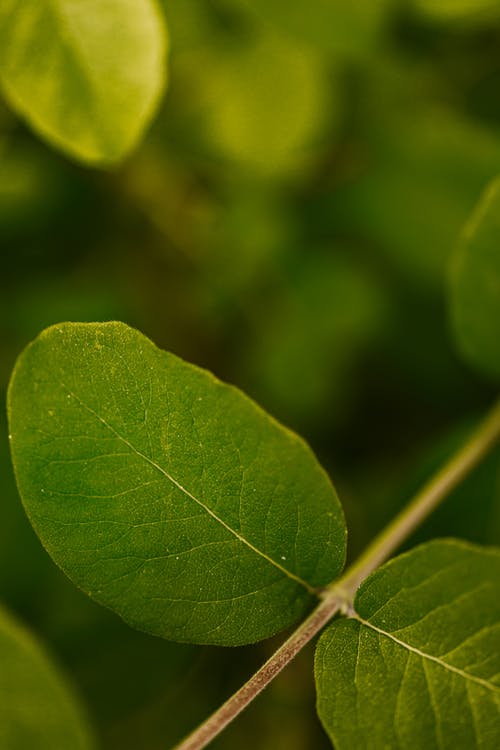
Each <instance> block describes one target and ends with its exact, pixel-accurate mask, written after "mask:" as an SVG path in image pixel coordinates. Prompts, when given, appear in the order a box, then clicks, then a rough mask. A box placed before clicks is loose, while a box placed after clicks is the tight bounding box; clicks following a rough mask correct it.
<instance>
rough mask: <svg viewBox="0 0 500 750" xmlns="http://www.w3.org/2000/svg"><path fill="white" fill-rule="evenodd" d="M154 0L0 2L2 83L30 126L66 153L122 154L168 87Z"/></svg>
mask: <svg viewBox="0 0 500 750" xmlns="http://www.w3.org/2000/svg"><path fill="white" fill-rule="evenodd" d="M165 52H166V32H165V28H164V22H163V19H162V16H161V14H160V12H159V10H158V8H157V6H156V2H155V0H87V2H85V3H75V2H74V0H3V1H2V4H1V6H0V85H1V87H2V88H3V92H4V94H5V97H6V99H7V101H8V102H9V104H10V105H11V106H12V108H13V109H14V110H15V111H16V112H17V113H18V114H19V115H20V116H21V117H24V118H25V119H26V120H27V121H28V123H29V124H30V125H31V126H32V127H33V128H34V129H35V130H36V131H38V132H39V133H40V134H41V135H42V136H44V137H45V138H47V140H49V141H50V142H51V143H53V144H54V145H56V146H58V147H59V148H61V149H62V150H63V151H65V152H67V153H68V154H70V155H71V156H73V157H76V158H77V159H80V160H82V161H85V162H91V163H95V164H107V163H110V162H115V161H118V160H119V159H122V158H123V157H124V156H125V155H126V154H127V153H128V152H129V151H130V150H131V149H132V147H133V146H134V145H135V143H136V142H137V140H138V139H139V137H140V136H141V134H142V132H143V130H144V128H145V127H146V125H147V124H148V122H149V120H150V119H151V117H152V114H153V112H154V110H155V107H156V105H157V103H158V99H159V97H160V95H161V93H162V91H163V88H164V86H165Z"/></svg>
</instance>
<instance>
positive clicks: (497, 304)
mask: <svg viewBox="0 0 500 750" xmlns="http://www.w3.org/2000/svg"><path fill="white" fill-rule="evenodd" d="M452 271H453V273H452V277H451V290H450V291H451V297H450V300H451V313H452V323H453V327H454V331H455V334H456V339H457V343H458V345H459V347H460V349H461V351H462V353H463V354H464V356H465V357H466V358H467V359H468V360H469V362H471V363H472V364H473V365H474V366H475V367H476V368H478V369H479V370H481V371H483V372H485V373H486V374H487V375H489V376H491V377H494V378H496V379H497V380H498V379H499V378H500V178H498V179H496V180H495V181H494V182H493V183H492V184H491V185H490V186H489V188H488V189H487V191H486V192H485V194H484V195H483V197H482V199H481V200H480V202H479V204H478V206H477V207H476V210H475V211H474V213H473V215H472V218H471V220H470V222H469V224H468V225H467V227H466V229H465V231H464V234H463V237H462V240H461V242H460V245H459V248H458V250H457V254H456V257H455V258H454V266H453V268H452Z"/></svg>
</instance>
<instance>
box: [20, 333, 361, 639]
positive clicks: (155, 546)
mask: <svg viewBox="0 0 500 750" xmlns="http://www.w3.org/2000/svg"><path fill="white" fill-rule="evenodd" d="M9 418H10V432H11V447H12V454H13V459H14V467H15V470H16V475H17V481H18V486H19V489H20V492H21V496H22V498H23V501H24V504H25V508H26V510H27V513H28V516H29V518H30V520H31V522H32V524H33V526H34V528H35V530H36V531H37V533H38V535H39V537H40V539H41V540H42V542H43V544H44V545H45V547H46V548H47V550H48V551H49V553H50V554H51V555H52V557H53V558H54V560H55V561H56V562H57V563H58V564H59V565H60V566H61V567H62V568H63V570H64V571H65V572H66V573H67V575H68V576H69V577H70V578H71V579H72V580H73V581H74V582H75V583H76V584H77V585H78V586H79V587H81V588H82V589H83V590H84V591H86V592H87V593H88V594H89V595H90V596H92V597H93V598H94V599H95V600H96V601H98V602H100V603H102V604H104V605H106V606H108V607H110V608H111V609H114V610H115V611H116V612H118V613H119V614H120V615H121V616H122V617H123V619H124V620H125V621H127V622H128V623H129V624H131V625H133V626H135V627H138V628H139V629H143V630H146V631H148V632H151V633H154V634H157V635H162V636H164V637H166V638H171V639H173V640H178V641H188V642H199V643H218V644H225V645H234V644H240V643H247V642H251V641H256V640H258V639H260V638H264V637H266V636H269V635H272V634H273V633H276V632H277V631H279V630H280V629H282V628H285V627H286V626H288V625H290V624H292V623H293V622H294V621H296V620H297V619H298V618H299V617H300V616H302V615H303V614H304V612H305V611H306V610H307V609H308V608H309V607H310V606H311V604H312V603H313V601H314V597H315V594H316V589H317V588H318V587H321V586H323V585H325V584H327V583H328V582H329V581H330V580H332V579H333V578H334V577H335V576H336V575H337V574H338V573H339V571H340V570H341V568H342V565H343V562H344V556H345V538H346V529H345V523H344V519H343V514H342V510H341V507H340V504H339V502H338V500H337V497H336V494H335V491H334V489H333V487H332V485H331V483H330V481H329V479H328V477H327V476H326V474H325V473H324V471H323V470H322V469H321V467H320V466H319V464H318V463H317V461H316V459H315V458H314V456H313V454H312V453H311V451H310V449H309V448H308V447H307V446H306V444H305V443H304V442H303V441H302V440H301V439H300V438H299V437H297V436H296V435H295V434H293V433H292V432H290V431H289V430H287V429H286V428H284V427H282V426H281V425H279V424H278V423H277V422H275V421H274V420H273V419H272V418H271V417H269V416H268V415H267V414H266V413H265V412H263V411H262V410H261V409H260V408H259V407H258V406H257V405H256V404H255V403H254V402H252V401H251V400H250V399H249V398H247V397H246V396H245V395H244V394H242V393H241V392H240V391H238V390H237V389H236V388H234V387H231V386H228V385H225V384H223V383H221V382H220V381H218V380H217V379H216V378H214V376H213V375H211V374H210V373H208V372H206V371H204V370H201V369H199V368H197V367H194V366H193V365H190V364H187V363H185V362H183V361H182V360H180V359H178V358H177V357H175V356H174V355H172V354H169V353H167V352H163V351H160V350H159V349H157V348H156V347H155V346H154V344H152V342H151V341H149V340H148V339H147V338H146V337H145V336H143V335H142V334H140V333H139V332H138V331H135V330H133V329H131V328H128V327H127V326H125V325H124V324H121V323H104V324H76V323H67V324H62V325H60V326H56V327H52V328H49V329H47V330H46V331H45V332H43V333H42V334H41V335H40V336H39V338H38V339H36V340H35V341H34V342H33V343H32V344H31V345H30V346H29V347H28V348H27V349H26V350H25V352H24V353H23V355H22V356H21V357H20V359H19V361H18V364H17V366H16V368H15V370H14V374H13V379H12V381H11V385H10V389H9Z"/></svg>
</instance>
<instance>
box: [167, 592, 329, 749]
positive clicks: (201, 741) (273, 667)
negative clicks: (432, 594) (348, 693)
mask: <svg viewBox="0 0 500 750" xmlns="http://www.w3.org/2000/svg"><path fill="white" fill-rule="evenodd" d="M339 608H340V604H339V603H338V602H337V600H336V597H333V596H331V597H328V598H325V599H323V600H322V601H321V602H320V604H319V605H318V606H317V607H316V609H314V610H313V611H312V613H311V614H310V615H309V617H307V618H306V619H305V620H304V622H303V623H302V624H301V625H299V627H298V628H297V629H296V630H295V631H294V632H293V633H292V635H291V636H290V637H289V638H288V639H287V640H286V641H285V642H284V643H283V644H282V645H281V646H280V647H279V649H278V650H277V651H275V652H274V654H273V655H272V656H271V657H270V658H269V659H268V660H267V661H266V663H265V664H264V665H263V666H262V667H261V668H260V669H259V670H258V672H256V673H255V674H254V675H253V677H251V678H250V679H249V680H248V682H246V683H245V684H244V685H243V687H241V688H240V689H239V690H238V691H237V692H236V693H234V695H232V696H231V697H230V698H229V700H227V701H226V702H225V703H223V705H222V706H221V707H220V708H219V709H217V711H215V712H214V713H213V714H212V715H211V716H210V717H209V718H208V719H207V720H206V721H204V722H203V724H200V726H199V727H198V728H197V729H195V730H194V732H193V733H192V734H190V735H189V736H188V737H186V739H185V740H184V741H183V742H181V743H180V745H177V746H176V748H175V750H202V748H204V747H206V746H207V745H208V743H209V742H211V741H212V740H213V739H214V738H215V737H216V736H217V735H218V734H219V733H220V732H221V731H222V730H223V729H224V727H226V726H227V725H228V724H229V723H230V722H231V721H232V720H233V719H235V718H236V716H238V714H239V713H241V711H243V709H244V708H246V707H247V706H248V704H249V703H251V702H252V701H253V700H254V698H256V697H257V696H258V695H259V693H261V692H262V691H263V690H264V688H265V687H267V685H269V683H270V682H272V680H273V679H274V678H275V677H276V675H278V674H279V673H280V672H281V670H282V669H283V668H284V667H285V666H286V665H287V664H288V663H289V662H290V661H291V660H292V659H293V658H294V656H296V654H298V652H299V651H300V650H301V649H302V648H303V647H304V646H305V645H306V643H308V642H309V641H310V640H311V638H313V637H314V636H315V635H316V633H318V632H319V631H320V630H321V628H322V627H323V626H324V625H325V624H326V623H327V622H328V621H329V620H331V618H332V617H333V616H334V614H335V613H336V612H337V611H338V610H339Z"/></svg>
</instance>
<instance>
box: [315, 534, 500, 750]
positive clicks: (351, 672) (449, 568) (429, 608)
mask: <svg viewBox="0 0 500 750" xmlns="http://www.w3.org/2000/svg"><path fill="white" fill-rule="evenodd" d="M354 609H355V612H354V613H353V615H352V616H351V617H349V618H348V619H344V620H339V621H337V622H334V623H333V624H332V625H331V626H330V627H329V628H328V629H327V630H326V631H325V633H324V634H323V635H322V637H321V639H320V641H319V643H318V647H317V651H316V665H315V673H316V685H317V691H318V713H319V716H320V719H321V721H322V722H323V725H324V727H325V729H326V731H327V733H328V735H329V736H330V738H331V740H332V742H333V743H334V744H335V748H336V750H352V748H364V749H366V750H396V749H399V748H401V750H432V749H433V748H439V749H440V750H462V749H463V750H470V749H471V748H482V750H496V748H498V746H499V740H500V551H499V550H496V549H494V548H481V547H476V546H474V545H470V544H465V543H462V542H459V541H455V540H438V541H434V542H429V543H427V544H423V545H421V546H420V547H416V548H415V549H413V550H411V551H410V552H408V553H406V554H403V555H400V556H399V557H397V558H395V559H394V560H391V561H390V562H389V563H386V564H385V565H383V566H382V567H381V568H380V570H378V571H376V572H375V573H373V574H372V575H371V576H370V577H369V578H367V580H366V581H365V582H364V583H363V584H362V585H361V587H360V589H359V591H358V594H357V596H356V599H355V603H354Z"/></svg>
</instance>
